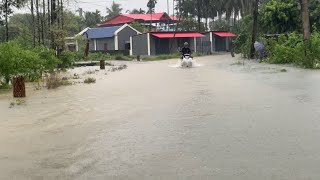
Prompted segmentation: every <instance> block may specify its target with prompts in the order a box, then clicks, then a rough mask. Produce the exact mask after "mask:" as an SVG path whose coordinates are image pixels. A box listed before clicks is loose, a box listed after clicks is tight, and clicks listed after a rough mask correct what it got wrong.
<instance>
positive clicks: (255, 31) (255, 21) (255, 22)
mask: <svg viewBox="0 0 320 180" xmlns="http://www.w3.org/2000/svg"><path fill="white" fill-rule="evenodd" d="M252 6H253V11H252V16H253V22H252V24H253V25H252V35H251V51H250V58H251V59H253V58H254V57H255V48H254V43H255V41H256V40H257V36H258V8H259V0H254V1H253V4H252Z"/></svg>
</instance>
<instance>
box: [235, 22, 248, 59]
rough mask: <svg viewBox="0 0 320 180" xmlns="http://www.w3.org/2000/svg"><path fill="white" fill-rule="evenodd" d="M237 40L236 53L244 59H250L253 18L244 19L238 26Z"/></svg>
mask: <svg viewBox="0 0 320 180" xmlns="http://www.w3.org/2000/svg"><path fill="white" fill-rule="evenodd" d="M238 26H239V27H238V31H237V32H236V33H237V35H238V36H237V38H236V40H235V44H234V46H235V52H236V53H241V54H242V57H244V58H249V57H250V50H251V31H252V30H251V29H252V17H251V16H246V17H244V18H243V19H242V20H241V21H240V22H239V25H238Z"/></svg>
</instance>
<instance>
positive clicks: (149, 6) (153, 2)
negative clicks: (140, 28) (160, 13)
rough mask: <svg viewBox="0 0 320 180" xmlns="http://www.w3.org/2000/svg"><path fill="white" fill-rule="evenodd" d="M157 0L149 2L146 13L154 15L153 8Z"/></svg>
mask: <svg viewBox="0 0 320 180" xmlns="http://www.w3.org/2000/svg"><path fill="white" fill-rule="evenodd" d="M156 4H157V0H149V2H148V4H147V7H148V9H149V11H148V13H149V14H152V13H154V8H155V7H156Z"/></svg>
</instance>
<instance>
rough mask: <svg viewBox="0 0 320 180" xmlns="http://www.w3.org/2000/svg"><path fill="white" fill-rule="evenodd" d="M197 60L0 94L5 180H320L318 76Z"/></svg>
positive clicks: (223, 58)
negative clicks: (21, 100) (16, 101)
mask: <svg viewBox="0 0 320 180" xmlns="http://www.w3.org/2000/svg"><path fill="white" fill-rule="evenodd" d="M196 59H197V61H198V62H199V63H200V64H203V66H202V67H198V68H191V69H182V68H170V67H168V66H170V65H174V64H175V63H176V60H170V61H161V62H144V63H129V64H128V69H127V70H124V71H120V72H113V73H109V74H108V75H105V72H103V71H100V72H98V73H97V74H95V75H92V76H94V77H96V78H97V83H96V84H90V85H86V84H77V85H74V86H68V87H61V88H59V89H57V90H39V91H32V90H30V91H29V92H28V97H27V98H26V99H25V100H26V103H25V104H24V105H20V106H15V107H13V108H9V104H10V102H11V101H12V99H11V98H10V95H11V94H9V95H6V94H2V95H1V96H0V179H1V180H2V179H5V180H6V179H19V180H20V179H23V180H25V179H27V180H28V179H30V180H31V179H32V180H38V179H39V180H42V179H121V180H122V179H124V180H127V179H134V180H142V179H148V180H149V179H165V180H167V179H172V180H177V179H192V180H193V179H194V180H199V179H218V180H221V179H222V180H224V179H225V180H230V179H237V180H239V179H240V180H257V179H272V180H278V179H281V180H283V179H287V180H294V179H299V180H300V179H303V180H307V179H308V180H309V179H312V180H313V179H314V180H318V179H320V170H319V165H320V144H319V143H318V140H319V139H320V93H319V92H320V83H318V82H319V80H320V71H311V70H303V69H297V68H293V67H285V66H275V65H268V64H258V63H254V62H248V61H246V62H245V64H244V65H241V62H242V61H240V63H236V62H237V60H236V59H232V58H231V57H230V55H217V56H209V57H201V58H196ZM283 68H285V69H286V70H287V72H280V70H281V69H283Z"/></svg>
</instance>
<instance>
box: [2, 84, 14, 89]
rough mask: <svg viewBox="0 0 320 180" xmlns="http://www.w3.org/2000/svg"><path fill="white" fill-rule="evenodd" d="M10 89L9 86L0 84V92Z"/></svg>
mask: <svg viewBox="0 0 320 180" xmlns="http://www.w3.org/2000/svg"><path fill="white" fill-rule="evenodd" d="M11 88H12V86H11V85H9V84H0V90H10V89H11Z"/></svg>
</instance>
